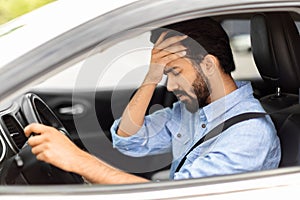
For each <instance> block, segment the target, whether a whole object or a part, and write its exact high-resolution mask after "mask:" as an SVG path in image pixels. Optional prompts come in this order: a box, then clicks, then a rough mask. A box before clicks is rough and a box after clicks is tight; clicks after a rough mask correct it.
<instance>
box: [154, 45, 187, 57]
mask: <svg viewBox="0 0 300 200" xmlns="http://www.w3.org/2000/svg"><path fill="white" fill-rule="evenodd" d="M185 50H186V47H185V46H182V45H172V46H170V47H168V48H166V49H163V50H162V51H160V52H158V53H157V56H158V57H161V58H162V57H165V56H167V55H169V54H176V53H179V52H183V51H185Z"/></svg>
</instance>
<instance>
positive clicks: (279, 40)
mask: <svg viewBox="0 0 300 200" xmlns="http://www.w3.org/2000/svg"><path fill="white" fill-rule="evenodd" d="M251 43H252V45H251V46H252V52H253V56H254V60H255V63H256V66H257V68H258V71H259V72H260V75H261V76H262V78H263V79H264V80H265V81H266V82H268V83H269V84H271V85H272V86H273V87H280V88H281V90H282V91H283V92H289V93H297V94H298V90H299V88H300V36H299V33H298V30H297V27H296V25H295V23H294V20H293V19H292V17H291V16H290V14H289V13H284V12H272V13H260V14H257V15H255V16H253V17H252V19H251Z"/></svg>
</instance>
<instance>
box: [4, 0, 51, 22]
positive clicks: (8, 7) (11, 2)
mask: <svg viewBox="0 0 300 200" xmlns="http://www.w3.org/2000/svg"><path fill="white" fill-rule="evenodd" d="M52 1H55V0H0V24H3V23H5V22H7V21H10V20H12V19H14V18H16V17H18V16H20V15H23V14H25V13H27V12H30V11H32V10H34V9H36V8H38V7H41V6H43V5H45V4H47V3H50V2H52Z"/></svg>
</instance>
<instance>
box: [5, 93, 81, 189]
mask: <svg viewBox="0 0 300 200" xmlns="http://www.w3.org/2000/svg"><path fill="white" fill-rule="evenodd" d="M21 109H22V112H23V114H24V117H25V118H26V120H27V122H28V123H42V124H44V125H47V126H52V127H54V128H56V129H58V130H59V131H60V132H62V134H65V135H66V136H67V137H68V138H69V139H70V140H71V137H70V135H69V133H68V132H67V130H66V129H65V127H64V126H63V124H62V122H61V121H60V120H59V119H58V117H57V116H56V115H55V114H54V112H53V111H52V110H51V109H50V108H49V106H48V105H47V104H46V103H45V102H44V101H43V100H42V99H41V98H40V97H38V96H37V95H35V94H33V93H28V94H25V95H24V96H23V98H22V101H21ZM7 165H9V166H8V168H9V169H6V170H7V173H6V174H7V178H6V184H17V182H18V181H17V179H20V177H21V179H24V180H23V182H22V181H19V182H22V183H23V184H24V182H25V183H27V184H81V183H84V180H83V178H82V177H81V176H80V175H78V174H75V173H72V172H66V171H64V170H62V169H59V168H57V167H55V166H53V165H51V164H48V163H46V162H43V161H39V160H37V159H36V156H35V155H34V154H33V153H32V152H31V147H30V145H26V144H25V145H24V146H23V148H22V149H20V151H19V152H18V154H17V155H15V156H14V157H13V158H11V159H10V161H9V162H8V164H7Z"/></svg>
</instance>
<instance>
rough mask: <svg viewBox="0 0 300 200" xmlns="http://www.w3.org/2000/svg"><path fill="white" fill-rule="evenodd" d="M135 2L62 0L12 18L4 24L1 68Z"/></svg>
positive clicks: (0, 29) (0, 35) (0, 40)
mask: <svg viewBox="0 0 300 200" xmlns="http://www.w3.org/2000/svg"><path fill="white" fill-rule="evenodd" d="M135 1H137V0H113V1H98V0H76V1H73V0H59V1H54V2H52V3H49V4H47V5H45V6H42V7H40V8H38V9H36V10H33V11H32V12H29V13H27V14H25V15H22V16H20V17H18V18H16V19H14V20H12V21H9V22H8V23H5V24H3V25H1V26H0V54H1V59H0V67H1V66H4V65H5V64H7V63H9V62H10V61H12V60H14V59H15V58H17V57H19V56H21V55H23V54H24V53H26V52H28V51H30V50H31V49H34V48H35V47H37V46H39V45H41V44H43V43H44V42H46V41H48V40H50V39H52V38H54V37H56V36H58V35H60V34H62V33H64V32H66V31H68V30H71V29H72V28H74V27H76V26H78V25H80V24H82V23H84V22H87V21H89V20H91V19H93V18H95V17H97V16H99V15H102V14H104V13H107V12H109V11H111V10H114V9H116V8H119V7H122V6H125V5H128V4H130V3H132V2H135ZM83 8H84V9H83ZM50 16H51V17H50Z"/></svg>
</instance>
